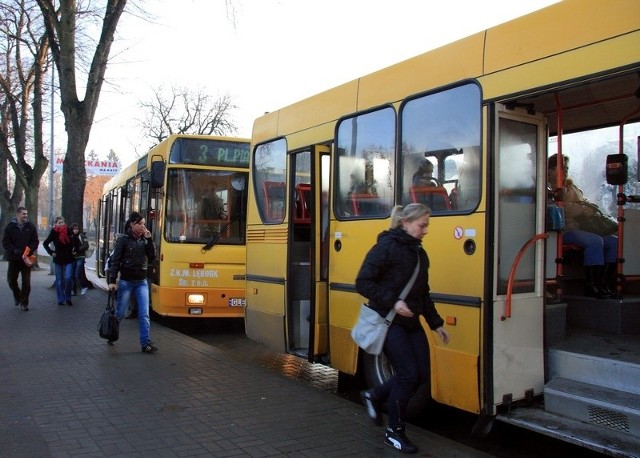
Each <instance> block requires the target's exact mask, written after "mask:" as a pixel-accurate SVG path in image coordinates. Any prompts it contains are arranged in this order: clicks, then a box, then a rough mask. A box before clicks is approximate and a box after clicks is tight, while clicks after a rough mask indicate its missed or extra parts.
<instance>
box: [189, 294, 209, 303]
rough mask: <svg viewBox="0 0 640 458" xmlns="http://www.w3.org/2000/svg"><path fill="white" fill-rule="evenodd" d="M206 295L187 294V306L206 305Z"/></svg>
mask: <svg viewBox="0 0 640 458" xmlns="http://www.w3.org/2000/svg"><path fill="white" fill-rule="evenodd" d="M204 300H205V297H204V294H196V293H190V294H187V305H204Z"/></svg>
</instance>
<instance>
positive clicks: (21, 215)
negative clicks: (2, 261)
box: [2, 207, 39, 312]
mask: <svg viewBox="0 0 640 458" xmlns="http://www.w3.org/2000/svg"><path fill="white" fill-rule="evenodd" d="M38 244H39V240H38V231H37V230H36V227H35V226H34V225H33V224H31V223H30V222H29V213H28V212H27V209H26V208H25V207H18V210H17V211H16V217H15V218H14V219H13V220H11V222H10V223H9V224H7V227H6V228H5V229H4V235H3V237H2V247H3V248H4V251H5V255H6V257H7V261H8V262H9V266H8V268H7V283H9V288H11V291H12V292H13V299H14V303H15V305H16V306H20V308H21V309H22V310H24V311H25V312H26V311H27V310H29V294H30V293H31V266H32V261H31V260H30V256H33V255H34V254H35V253H36V250H37V249H38ZM19 275H22V285H21V287H20V286H18V276H19Z"/></svg>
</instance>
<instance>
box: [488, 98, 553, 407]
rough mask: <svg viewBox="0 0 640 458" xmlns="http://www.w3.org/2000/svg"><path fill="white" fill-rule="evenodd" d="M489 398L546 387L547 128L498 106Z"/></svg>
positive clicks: (540, 120)
mask: <svg viewBox="0 0 640 458" xmlns="http://www.w3.org/2000/svg"><path fill="white" fill-rule="evenodd" d="M495 129H496V131H495V132H494V138H495V155H494V158H495V161H494V167H495V173H494V176H495V177H496V179H495V188H494V195H495V218H496V220H495V237H494V240H495V245H494V250H495V252H494V255H495V257H494V259H495V262H494V268H493V272H494V275H493V287H494V309H493V348H492V350H493V400H494V405H498V404H503V403H507V404H508V403H509V402H511V401H517V400H520V399H524V398H529V397H530V396H532V395H537V394H540V393H541V392H542V389H543V385H544V348H543V341H544V340H543V337H544V336H543V322H544V321H543V312H544V262H543V260H544V216H545V207H546V194H545V189H546V182H545V180H546V167H545V164H546V157H547V154H546V144H547V142H546V127H545V120H544V117H543V116H542V115H536V114H531V113H530V112H527V111H525V110H521V109H519V108H516V109H507V108H506V107H505V106H502V105H497V106H496V120H495Z"/></svg>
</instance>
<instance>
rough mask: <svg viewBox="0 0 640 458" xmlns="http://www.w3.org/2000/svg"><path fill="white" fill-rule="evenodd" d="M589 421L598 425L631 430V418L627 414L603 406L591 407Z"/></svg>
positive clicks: (619, 429) (626, 430)
mask: <svg viewBox="0 0 640 458" xmlns="http://www.w3.org/2000/svg"><path fill="white" fill-rule="evenodd" d="M589 421H590V422H591V423H594V424H596V425H602V426H606V427H607V428H612V429H617V430H618V431H625V432H629V419H628V418H627V416H626V415H624V414H621V413H619V412H614V411H613V410H609V409H603V408H602V407H593V406H590V407H589Z"/></svg>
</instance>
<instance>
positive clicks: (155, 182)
mask: <svg viewBox="0 0 640 458" xmlns="http://www.w3.org/2000/svg"><path fill="white" fill-rule="evenodd" d="M164 169H165V167H164V162H162V161H154V162H152V163H151V187H152V188H154V189H158V188H162V187H163V186H164Z"/></svg>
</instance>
